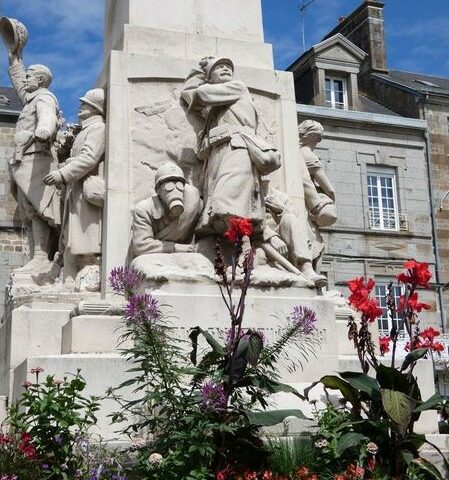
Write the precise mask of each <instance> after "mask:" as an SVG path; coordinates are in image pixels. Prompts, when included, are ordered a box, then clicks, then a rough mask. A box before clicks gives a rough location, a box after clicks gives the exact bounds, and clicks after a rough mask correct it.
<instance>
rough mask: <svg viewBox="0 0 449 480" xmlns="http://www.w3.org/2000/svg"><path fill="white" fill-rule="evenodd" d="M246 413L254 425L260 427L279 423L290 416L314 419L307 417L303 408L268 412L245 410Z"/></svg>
mask: <svg viewBox="0 0 449 480" xmlns="http://www.w3.org/2000/svg"><path fill="white" fill-rule="evenodd" d="M245 414H246V416H247V418H248V420H249V421H250V423H251V424H252V425H257V426H260V427H272V426H273V425H278V424H279V423H282V422H283V421H284V420H285V419H286V418H288V417H296V418H299V419H301V420H312V419H311V418H307V417H306V416H305V415H304V413H303V412H302V411H301V410H272V411H268V412H245Z"/></svg>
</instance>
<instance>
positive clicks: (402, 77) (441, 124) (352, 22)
mask: <svg viewBox="0 0 449 480" xmlns="http://www.w3.org/2000/svg"><path fill="white" fill-rule="evenodd" d="M383 7H384V3H383V2H379V1H373V0H367V1H365V2H363V3H362V4H361V5H360V6H359V7H358V8H357V9H356V10H354V11H353V12H352V13H351V14H350V15H349V16H347V17H343V18H342V19H341V21H340V23H339V25H337V26H336V27H335V28H334V29H333V30H332V31H331V32H330V33H329V34H328V35H327V36H326V37H325V38H326V39H329V38H332V37H333V36H335V35H342V36H344V37H345V38H346V39H348V40H349V41H350V42H351V43H352V44H354V45H355V46H357V47H358V48H360V49H361V50H362V51H364V52H365V53H367V56H366V58H365V59H364V60H363V61H362V64H361V66H360V72H359V74H358V83H359V88H360V91H361V92H362V93H363V95H365V96H366V97H367V98H369V99H370V100H372V101H375V102H377V103H378V104H380V105H382V106H383V107H385V108H387V109H389V110H391V111H393V112H396V113H397V114H398V115H401V116H404V117H409V118H415V119H421V120H424V121H426V122H427V134H426V143H427V154H428V155H429V158H428V159H427V167H428V176H429V179H430V188H429V203H430V206H431V209H430V215H431V221H432V230H433V232H434V236H433V248H434V250H435V285H434V287H435V289H436V290H437V292H438V295H439V298H440V300H439V301H440V303H441V305H442V306H443V308H442V327H443V328H444V329H445V330H448V329H449V323H448V321H449V289H448V287H449V163H448V161H449V78H441V77H435V76H430V75H423V74H421V73H415V72H404V71H399V70H393V69H389V68H388V62H387V56H386V51H387V47H386V44H385V34H384V14H383Z"/></svg>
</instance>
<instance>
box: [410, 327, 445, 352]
mask: <svg viewBox="0 0 449 480" xmlns="http://www.w3.org/2000/svg"><path fill="white" fill-rule="evenodd" d="M439 335H440V332H439V331H438V330H435V329H434V328H432V327H428V328H426V329H425V330H423V331H422V332H421V333H420V334H419V336H418V337H415V338H414V339H413V341H412V344H411V345H412V347H411V346H410V342H407V343H406V344H405V347H404V349H405V351H406V352H409V351H410V350H416V349H417V348H428V349H429V350H431V351H432V352H442V351H443V350H444V345H443V344H442V343H440V342H435V341H434V340H435V337H438V336H439Z"/></svg>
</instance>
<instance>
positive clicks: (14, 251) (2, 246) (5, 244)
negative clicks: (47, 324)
mask: <svg viewBox="0 0 449 480" xmlns="http://www.w3.org/2000/svg"><path fill="white" fill-rule="evenodd" d="M15 120H16V117H12V116H9V117H3V118H0V292H1V293H0V318H1V317H2V316H3V312H4V298H5V297H4V291H5V287H6V285H7V284H8V281H9V276H10V274H11V272H12V270H13V269H15V268H17V267H20V266H21V265H23V264H24V263H25V259H26V241H25V235H24V232H22V228H21V223H20V218H19V214H18V210H17V202H16V200H15V199H14V196H13V194H12V192H11V183H10V177H9V168H8V165H9V161H10V160H11V159H12V155H13V152H14V148H13V136H14V131H15Z"/></svg>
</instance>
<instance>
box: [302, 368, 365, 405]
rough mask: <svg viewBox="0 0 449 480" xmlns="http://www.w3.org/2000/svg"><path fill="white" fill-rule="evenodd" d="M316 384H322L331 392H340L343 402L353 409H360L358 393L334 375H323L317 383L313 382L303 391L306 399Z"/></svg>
mask: <svg viewBox="0 0 449 480" xmlns="http://www.w3.org/2000/svg"><path fill="white" fill-rule="evenodd" d="M318 383H322V384H323V385H324V386H325V387H326V388H329V389H331V390H340V392H341V394H342V395H343V397H344V398H345V400H347V401H348V402H350V403H351V404H352V405H353V406H354V407H355V408H357V409H360V398H359V393H358V391H357V390H356V389H355V388H354V387H353V386H351V385H350V384H349V383H348V382H346V381H345V380H342V379H341V378H340V377H337V376H335V375H325V376H324V377H321V379H320V380H319V381H318V382H314V383H313V384H312V385H311V386H310V387H308V388H306V389H305V390H304V395H305V396H306V398H308V395H309V392H310V390H311V389H312V388H313V387H314V386H315V385H317V384H318Z"/></svg>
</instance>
